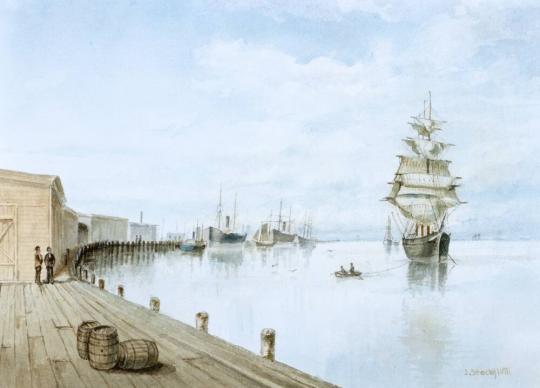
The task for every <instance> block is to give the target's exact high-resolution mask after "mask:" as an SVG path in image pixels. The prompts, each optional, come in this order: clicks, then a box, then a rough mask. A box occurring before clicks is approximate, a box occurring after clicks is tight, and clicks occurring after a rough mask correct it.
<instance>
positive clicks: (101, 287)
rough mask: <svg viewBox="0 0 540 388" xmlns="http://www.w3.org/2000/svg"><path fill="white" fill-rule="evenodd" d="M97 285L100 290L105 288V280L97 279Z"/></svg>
mask: <svg viewBox="0 0 540 388" xmlns="http://www.w3.org/2000/svg"><path fill="white" fill-rule="evenodd" d="M98 287H99V289H100V290H104V289H105V280H103V279H99V280H98Z"/></svg>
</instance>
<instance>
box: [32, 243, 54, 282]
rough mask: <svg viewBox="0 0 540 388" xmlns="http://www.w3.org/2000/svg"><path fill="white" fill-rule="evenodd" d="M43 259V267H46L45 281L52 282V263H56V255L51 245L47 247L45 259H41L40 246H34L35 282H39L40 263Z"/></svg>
mask: <svg viewBox="0 0 540 388" xmlns="http://www.w3.org/2000/svg"><path fill="white" fill-rule="evenodd" d="M43 261H45V268H46V269H47V283H50V284H54V274H53V269H54V264H55V263H56V257H55V256H54V254H53V253H52V249H51V247H47V254H46V255H45V259H43V256H42V255H41V248H40V247H39V245H38V246H36V252H35V255H34V266H35V269H36V279H35V281H36V283H37V284H41V265H42V264H43Z"/></svg>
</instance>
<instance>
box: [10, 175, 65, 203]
mask: <svg viewBox="0 0 540 388" xmlns="http://www.w3.org/2000/svg"><path fill="white" fill-rule="evenodd" d="M0 180H3V181H12V182H16V183H26V184H31V185H37V186H42V187H46V188H48V187H50V188H53V189H54V190H55V191H56V192H57V193H58V195H59V197H60V199H61V201H62V202H65V201H66V195H65V193H64V187H63V186H62V181H61V180H60V177H59V176H57V175H42V174H30V173H27V172H22V171H13V170H2V169H0Z"/></svg>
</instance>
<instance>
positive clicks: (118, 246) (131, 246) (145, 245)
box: [76, 240, 180, 261]
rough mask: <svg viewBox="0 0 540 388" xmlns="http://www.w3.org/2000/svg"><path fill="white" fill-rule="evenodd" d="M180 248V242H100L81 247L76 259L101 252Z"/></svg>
mask: <svg viewBox="0 0 540 388" xmlns="http://www.w3.org/2000/svg"><path fill="white" fill-rule="evenodd" d="M175 248H180V242H179V241H173V240H163V241H141V240H138V241H98V242H93V243H90V244H86V245H83V246H81V247H79V249H78V250H77V253H76V259H77V261H79V260H80V259H83V260H84V259H85V258H86V257H87V255H89V254H93V253H96V252H99V251H108V252H110V253H113V252H115V251H117V252H123V251H134V250H135V249H137V250H145V251H146V250H148V251H152V250H153V251H160V250H168V249H175Z"/></svg>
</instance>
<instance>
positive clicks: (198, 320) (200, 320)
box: [195, 311, 208, 333]
mask: <svg viewBox="0 0 540 388" xmlns="http://www.w3.org/2000/svg"><path fill="white" fill-rule="evenodd" d="M195 327H196V328H197V330H200V331H203V332H205V333H208V313H207V312H206V311H201V312H198V313H197V314H195Z"/></svg>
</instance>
